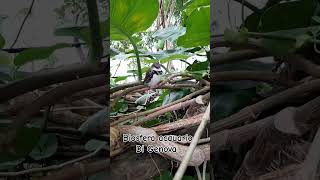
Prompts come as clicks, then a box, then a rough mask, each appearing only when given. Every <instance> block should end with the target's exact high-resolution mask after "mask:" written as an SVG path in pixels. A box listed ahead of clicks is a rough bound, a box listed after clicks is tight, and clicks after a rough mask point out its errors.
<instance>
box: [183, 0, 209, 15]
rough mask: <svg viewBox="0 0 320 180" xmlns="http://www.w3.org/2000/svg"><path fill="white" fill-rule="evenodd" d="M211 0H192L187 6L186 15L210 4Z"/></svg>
mask: <svg viewBox="0 0 320 180" xmlns="http://www.w3.org/2000/svg"><path fill="white" fill-rule="evenodd" d="M210 3H211V2H210V0H194V1H191V4H189V5H188V7H187V8H186V10H185V11H186V15H187V16H189V15H190V14H191V13H192V12H193V11H194V10H195V9H197V8H200V7H203V6H210Z"/></svg>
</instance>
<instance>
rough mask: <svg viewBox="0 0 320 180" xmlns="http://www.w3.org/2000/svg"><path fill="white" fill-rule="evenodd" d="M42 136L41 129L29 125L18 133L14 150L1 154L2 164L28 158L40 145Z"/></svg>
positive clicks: (0, 160)
mask: <svg viewBox="0 0 320 180" xmlns="http://www.w3.org/2000/svg"><path fill="white" fill-rule="evenodd" d="M1 129H2V128H1ZM3 131H4V130H3ZM40 136H41V129H40V128H39V127H34V126H29V125H27V126H26V127H24V128H23V129H21V130H20V131H19V132H18V134H17V136H16V139H15V141H14V144H13V147H12V149H10V151H9V152H6V151H5V152H1V153H0V162H4V161H12V160H17V159H21V158H23V157H25V156H27V155H28V154H29V153H30V152H31V151H32V149H33V148H34V146H35V145H36V144H37V143H38V141H39V137H40ZM0 151H1V150H0Z"/></svg>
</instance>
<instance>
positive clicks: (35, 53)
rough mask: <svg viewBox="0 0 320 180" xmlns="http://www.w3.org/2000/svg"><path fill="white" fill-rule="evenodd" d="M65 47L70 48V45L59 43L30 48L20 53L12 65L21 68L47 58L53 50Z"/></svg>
mask: <svg viewBox="0 0 320 180" xmlns="http://www.w3.org/2000/svg"><path fill="white" fill-rule="evenodd" d="M66 47H70V45H69V44H66V43H59V44H56V45H53V46H49V47H39V48H30V49H27V50H24V51H22V52H20V53H19V54H18V55H17V56H16V57H15V58H14V64H15V65H16V66H22V65H24V64H26V63H28V62H31V61H35V60H43V59H46V58H48V57H49V56H50V55H51V54H52V53H53V52H54V51H55V50H57V49H61V48H66Z"/></svg>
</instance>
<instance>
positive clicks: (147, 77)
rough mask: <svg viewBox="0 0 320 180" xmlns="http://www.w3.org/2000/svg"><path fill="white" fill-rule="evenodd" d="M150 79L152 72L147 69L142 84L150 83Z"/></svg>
mask: <svg viewBox="0 0 320 180" xmlns="http://www.w3.org/2000/svg"><path fill="white" fill-rule="evenodd" d="M151 79H152V70H151V69H149V70H148V71H147V72H146V76H145V77H144V80H143V83H144V84H146V83H148V82H150V81H151Z"/></svg>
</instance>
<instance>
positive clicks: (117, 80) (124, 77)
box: [114, 76, 130, 83]
mask: <svg viewBox="0 0 320 180" xmlns="http://www.w3.org/2000/svg"><path fill="white" fill-rule="evenodd" d="M128 77H130V76H118V77H117V78H115V80H114V82H115V83H117V82H119V81H124V80H126V79H127V78H128Z"/></svg>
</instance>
